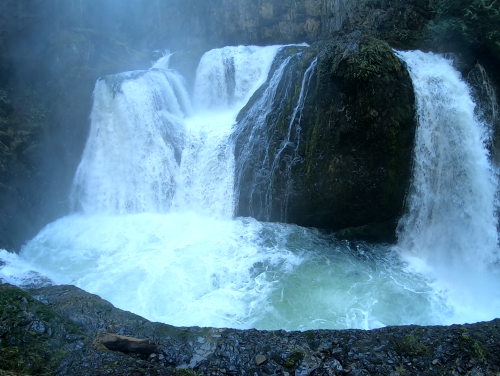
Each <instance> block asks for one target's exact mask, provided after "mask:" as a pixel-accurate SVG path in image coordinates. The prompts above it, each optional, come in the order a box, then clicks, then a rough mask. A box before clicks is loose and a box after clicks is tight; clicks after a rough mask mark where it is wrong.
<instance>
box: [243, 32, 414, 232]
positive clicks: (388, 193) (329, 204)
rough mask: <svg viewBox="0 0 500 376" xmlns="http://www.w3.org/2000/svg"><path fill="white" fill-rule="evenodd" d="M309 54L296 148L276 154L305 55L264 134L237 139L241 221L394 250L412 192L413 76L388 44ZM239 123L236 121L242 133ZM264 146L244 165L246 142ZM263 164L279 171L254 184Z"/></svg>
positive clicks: (352, 42)
mask: <svg viewBox="0 0 500 376" xmlns="http://www.w3.org/2000/svg"><path fill="white" fill-rule="evenodd" d="M315 49H316V51H319V54H318V55H317V66H316V68H315V73H314V75H313V76H312V78H311V79H310V81H309V82H308V88H307V98H306V99H305V103H304V105H303V109H301V113H300V117H297V115H295V117H296V118H297V119H296V120H295V124H292V126H293V128H294V130H293V131H292V132H291V133H292V134H294V135H295V139H293V137H292V139H288V142H289V143H290V144H291V145H292V144H293V147H287V150H284V149H283V147H280V145H283V138H285V137H288V136H287V134H289V133H290V131H289V129H290V128H287V127H280V126H279V124H281V123H289V122H290V119H291V118H292V117H293V116H294V111H296V108H297V107H296V103H297V98H298V97H299V96H300V92H301V89H302V88H303V85H302V83H303V82H304V73H305V71H306V69H307V68H308V67H311V61H313V59H314V55H315V54H314V53H313V52H312V51H309V52H304V53H303V54H302V55H301V56H302V61H301V62H300V63H298V64H297V65H295V66H294V67H293V68H292V70H294V71H295V72H296V75H297V77H296V78H295V84H294V85H292V86H293V87H291V88H290V89H288V90H283V89H282V91H286V92H287V93H288V95H287V96H285V99H283V98H280V99H279V100H276V102H275V103H274V104H273V106H274V109H273V110H272V111H271V112H270V113H269V114H267V115H266V116H267V121H268V123H269V124H268V126H269V129H270V130H269V131H268V132H267V134H266V135H263V134H262V135H260V136H258V137H256V135H255V134H253V135H252V134H251V133H252V132H254V133H255V131H252V132H250V131H249V129H250V127H251V126H252V125H251V124H247V125H246V127H247V128H248V129H246V130H245V129H240V131H239V133H238V138H237V143H236V158H237V164H240V165H243V166H242V167H240V170H242V171H243V172H244V173H242V174H240V175H239V176H238V178H239V179H240V180H239V181H238V182H237V184H238V186H239V187H240V195H239V201H238V214H239V215H243V216H253V217H257V218H258V219H260V220H268V221H285V222H288V223H295V224H298V225H301V226H306V227H317V228H322V229H328V230H335V231H338V230H342V231H341V232H339V235H340V236H342V237H346V238H357V239H366V240H373V241H393V240H394V236H395V235H394V230H395V226H396V223H397V220H398V218H399V217H400V215H401V214H402V211H403V205H404V198H405V193H406V190H407V187H408V184H409V179H410V169H411V160H412V150H413V142H414V134H415V128H416V121H415V115H414V102H415V98H414V93H413V86H412V82H411V79H410V77H409V74H408V72H407V70H406V68H405V66H404V64H403V63H402V62H401V61H400V59H399V58H398V57H397V56H396V55H395V54H394V52H393V50H392V49H391V48H390V47H389V45H387V44H386V43H385V42H382V41H380V40H377V39H374V38H371V37H368V36H364V35H362V34H361V33H353V34H351V35H349V36H347V37H341V38H337V39H335V40H333V41H331V42H330V43H328V44H326V45H323V46H320V47H315ZM313 50H314V48H313ZM297 72H299V73H297ZM280 85H281V84H280ZM305 94H306V93H305V92H303V95H305ZM256 95H262V93H261V92H258V93H256ZM254 102H255V100H254ZM243 112H244V113H245V112H246V113H249V112H251V109H249V108H245V109H244V110H243ZM244 118H245V115H240V118H239V119H240V126H241V127H242V126H244V125H245V124H244V120H243V119H244ZM287 129H288V130H287ZM266 137H268V138H269V140H268V141H267V143H268V145H269V146H266V147H265V148H263V150H262V151H261V152H260V153H257V155H258V156H256V157H254V158H252V159H250V160H245V159H244V155H243V154H244V149H245V148H244V147H243V145H245V143H247V142H252V141H251V140H250V138H253V139H259V140H261V141H259V144H262V143H263V142H262V139H265V138H266ZM285 149H286V148H285ZM254 153H255V150H254ZM276 159H279V160H280V161H279V162H276ZM265 161H274V162H273V163H272V166H271V170H272V169H273V168H274V169H275V170H274V171H272V174H271V176H270V177H268V178H267V180H266V179H261V178H260V177H261V176H262V173H263V171H264V170H265V168H264V167H265V164H266V162H265ZM287 161H292V163H289V162H288V163H287ZM248 187H252V188H248ZM269 198H271V200H270V199H269ZM266 206H267V207H266Z"/></svg>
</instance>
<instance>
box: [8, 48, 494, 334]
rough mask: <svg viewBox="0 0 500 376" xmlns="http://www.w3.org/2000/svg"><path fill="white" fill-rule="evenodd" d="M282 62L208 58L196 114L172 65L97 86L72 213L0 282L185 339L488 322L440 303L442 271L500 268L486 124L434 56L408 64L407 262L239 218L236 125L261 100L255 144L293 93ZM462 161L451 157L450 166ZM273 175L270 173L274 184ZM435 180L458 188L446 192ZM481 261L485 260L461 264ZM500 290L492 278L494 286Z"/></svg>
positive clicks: (281, 58)
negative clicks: (217, 333) (131, 318)
mask: <svg viewBox="0 0 500 376" xmlns="http://www.w3.org/2000/svg"><path fill="white" fill-rule="evenodd" d="M280 49H281V47H279V46H273V47H264V48H262V47H230V48H229V47H227V48H224V49H219V50H213V51H210V52H208V53H207V54H205V56H204V57H203V58H202V60H201V62H200V65H199V67H198V70H197V78H196V85H195V89H194V96H193V105H192V106H191V104H190V99H189V95H188V94H187V92H188V91H187V90H186V89H185V87H184V83H183V80H182V78H181V77H180V76H179V75H178V74H177V73H175V72H174V71H172V70H168V58H164V60H163V61H162V62H159V63H157V64H156V65H155V67H154V68H153V69H152V70H150V71H147V72H132V73H124V74H119V75H114V76H109V77H106V78H104V79H102V80H100V81H99V82H98V83H97V85H96V89H95V93H94V107H93V111H92V116H91V120H92V129H91V132H90V136H89V140H88V143H87V147H86V149H85V153H84V156H83V158H82V162H81V165H80V167H79V169H78V171H77V173H76V176H75V182H74V190H73V193H72V197H73V201H74V203H75V208H77V209H78V211H77V212H76V213H75V214H73V215H70V216H68V217H65V218H61V219H59V220H58V221H56V222H54V223H52V224H49V225H48V226H46V227H45V229H43V230H42V231H41V232H40V233H39V234H38V235H37V236H36V237H35V238H34V239H33V240H31V241H30V242H28V244H27V245H26V246H25V247H24V248H23V249H22V251H21V254H20V257H18V256H14V255H11V254H7V253H6V252H4V251H0V258H2V259H3V260H4V262H5V263H6V265H4V266H3V267H2V266H0V278H2V279H5V280H7V281H9V282H11V283H16V284H19V285H23V284H24V285H25V284H29V283H47V278H50V279H52V280H53V281H54V282H55V283H72V284H75V285H77V286H79V287H81V288H83V289H85V290H87V291H90V292H93V293H97V294H99V295H100V296H102V297H103V298H105V299H108V300H110V301H111V302H112V303H113V304H115V305H116V306H118V307H119V308H122V309H126V310H130V311H133V312H135V313H137V314H140V315H142V316H144V317H146V318H148V319H150V320H156V321H162V322H166V323H169V324H173V325H180V326H189V325H201V326H215V327H235V328H251V327H255V328H260V329H277V328H280V329H288V330H293V329H304V330H305V329H315V328H325V329H326V328H364V329H368V328H374V327H378V326H382V325H401V324H440V323H448V322H461V321H466V320H470V321H477V319H483V318H485V317H486V318H493V317H494V313H492V311H491V310H489V311H488V310H487V309H485V310H484V311H482V313H481V314H480V315H477V314H476V315H474V314H470V315H465V314H463V310H462V311H461V307H462V305H461V304H462V303H463V302H457V301H455V300H454V299H453V298H454V295H453V294H454V291H457V290H453V286H448V287H447V290H446V291H443V289H442V288H441V286H442V284H440V282H439V280H438V279H437V277H436V275H437V274H439V273H440V272H441V271H442V272H443V273H444V272H446V269H445V268H443V269H440V268H439V267H438V266H439V265H440V263H441V262H443V261H445V260H444V259H445V257H446V260H449V262H450V264H451V265H452V266H453V268H454V267H455V266H457V265H460V262H459V260H463V259H465V260H467V257H469V259H470V260H469V261H468V262H469V263H470V264H471V270H478V271H484V270H487V271H488V273H490V274H491V275H494V274H493V272H490V269H488V267H483V266H482V265H486V264H491V263H492V262H495V260H496V258H495V257H496V256H495V254H496V253H495V252H497V248H496V247H497V245H496V241H497V239H496V229H494V227H495V223H496V218H495V215H494V205H495V202H494V195H495V189H496V183H495V180H494V175H493V174H492V171H491V167H490V166H489V163H488V159H487V153H486V151H485V150H484V147H483V142H484V136H483V133H482V131H481V125H480V124H479V123H477V122H476V121H475V120H474V118H473V117H470V116H469V111H472V110H473V105H472V103H471V102H470V98H469V97H468V94H467V88H466V87H465V85H464V84H463V83H462V82H461V80H460V78H459V77H458V75H457V73H456V72H455V71H454V70H453V69H452V67H451V66H450V64H449V63H448V62H446V61H445V60H443V59H442V58H440V57H437V56H435V55H431V54H423V53H417V52H412V53H401V56H402V57H403V58H404V59H405V60H406V61H407V63H408V65H409V67H410V69H411V70H412V75H413V80H414V83H415V89H416V92H417V97H418V98H419V99H418V100H419V102H418V108H419V121H420V123H421V127H420V131H419V136H418V140H417V148H416V161H415V165H416V169H415V180H414V183H413V191H412V195H411V197H410V199H409V214H408V215H407V216H405V218H404V219H403V220H402V222H401V225H400V242H399V244H398V247H393V248H391V247H388V246H384V245H376V246H374V245H366V244H357V245H353V244H350V243H348V242H339V241H337V240H335V239H334V238H333V237H329V236H325V235H322V234H321V233H320V232H318V231H315V230H313V229H305V228H300V227H298V226H294V225H285V224H279V223H261V222H258V221H256V220H254V219H249V218H232V213H233V210H234V205H235V201H236V200H235V197H234V192H233V187H234V186H235V185H237V183H238V166H237V163H236V162H235V160H234V152H233V150H234V148H235V145H234V142H235V138H236V137H235V134H234V132H238V129H237V128H236V126H235V125H234V124H235V121H236V116H237V114H238V112H239V111H240V109H241V108H242V107H243V106H244V105H245V104H246V103H247V102H248V101H249V100H250V98H251V97H252V95H253V94H254V93H255V92H256V91H257V89H258V88H259V87H260V86H262V85H264V86H262V88H261V89H260V90H258V91H257V92H256V93H257V94H256V96H255V97H254V98H252V99H251V102H252V103H253V105H252V109H251V111H247V114H250V115H249V116H250V117H251V118H252V119H253V120H252V122H250V123H251V124H253V125H254V126H255V127H256V128H255V131H257V130H258V129H259V127H260V126H261V125H262V126H263V125H264V124H265V122H264V119H265V118H266V117H268V115H269V112H270V111H271V110H270V109H269V111H267V110H266V108H267V107H266V106H268V105H269V103H270V102H269V101H268V100H269V99H270V98H272V97H273V96H276V95H278V94H277V93H279V95H281V94H282V93H280V90H285V91H286V90H287V89H286V88H287V87H288V84H287V82H288V81H287V77H288V76H287V75H289V74H290V65H289V64H290V63H291V62H292V61H293V60H294V59H297V57H298V56H299V54H300V49H299V50H298V51H296V52H295V53H292V54H283V55H281V54H279V53H278V52H279V51H280ZM275 58H276V59H277V60H276V61H275V62H274V63H273V60H274V59H275ZM443 64H444V65H446V66H447V68H446V69H447V70H445V69H444V68H443V67H442V66H443ZM272 65H273V66H274V68H275V69H272V68H271V67H272ZM315 67H316V64H315V61H313V63H312V64H311V65H310V66H309V68H308V69H307V70H306V71H305V72H304V74H303V75H302V76H301V77H300V80H301V81H299V82H301V85H299V87H300V93H299V95H298V97H297V98H298V99H297V102H296V103H295V107H294V109H293V112H292V115H293V116H291V118H290V121H289V123H287V128H286V130H287V132H285V138H284V140H283V142H282V144H281V145H278V148H277V150H278V153H277V155H278V157H279V156H281V155H283V154H286V155H287V156H288V157H290V158H291V159H290V160H288V159H287V160H285V162H287V163H288V162H289V163H290V164H289V165H290V166H291V164H292V163H295V162H294V160H293V155H294V154H293V150H294V148H296V147H297V142H298V137H297V135H298V133H297V132H299V133H300V117H301V113H302V112H301V111H302V106H303V105H304V99H305V97H306V96H307V91H308V87H309V83H310V81H311V79H312V77H313V75H314V74H315ZM420 70H423V71H428V73H429V74H428V76H426V77H427V78H423V77H424V76H420V75H419V74H417V72H419V71H420ZM290 77H291V76H290ZM266 79H267V82H266ZM280 85H281V86H280ZM449 91H451V93H452V94H451V96H450V95H449V94H447V92H449ZM429 93H432V95H434V97H433V98H432V99H431V101H430V102H425V103H430V104H425V103H424V101H423V100H422V99H421V98H422V97H425V96H426V95H428V94H429ZM452 97H454V98H456V102H458V103H459V105H456V102H455V101H452V100H450V98H452ZM468 98H469V99H468ZM462 99H463V100H462ZM278 100H279V99H278ZM431 105H436V106H437V109H435V108H434V109H433V107H432V106H431ZM191 107H192V108H193V109H191ZM466 115H467V116H466ZM259 119H260V120H263V121H262V124H261V123H259V122H258V120H259ZM250 123H249V124H250ZM455 123H457V125H456V126H455ZM259 124H260V125H259ZM451 124H453V126H450V125H451ZM433 127H434V128H433ZM256 135H257V133H256ZM457 135H458V136H457ZM445 136H446V138H445ZM455 136H457V137H455ZM256 137H257V136H256ZM259 137H260V136H259ZM254 141H257V144H259V140H254ZM260 145H261V146H262V145H263V146H264V147H266V146H265V143H262V142H260ZM474 145H475V146H474ZM244 147H245V145H243V148H244ZM453 148H455V149H459V150H457V153H458V154H448V150H449V149H453ZM248 150H251V148H249V149H248ZM285 150H286V153H285ZM249 153H250V154H251V152H250V151H249ZM423 155H427V157H425V158H424V157H423ZM248 156H249V157H250V155H248ZM430 156H431V157H432V158H430ZM428 158H430V159H428ZM433 158H436V159H433ZM440 158H444V160H443V162H441V160H440ZM457 158H458V162H457V160H456V159H457ZM275 162H276V161H274V160H269V161H268V166H267V167H266V168H267V169H268V170H267V171H266V175H265V176H266V177H267V178H268V177H269V176H271V175H272V174H273V173H274V172H273V171H274V170H273V168H274V167H276V163H277V162H276V163H275ZM285 164H286V163H285ZM440 166H444V167H446V168H444V167H443V170H438V168H441V167H440ZM285 167H286V166H285ZM285 170H286V169H285ZM439 171H442V173H446V174H449V175H444V177H445V179H441V178H440V173H441V172H439ZM289 180H293V177H291V178H290V179H289ZM445 180H446V181H445ZM452 180H453V183H452ZM237 193H238V192H236V194H237ZM491 194H493V198H492V197H491ZM469 196H474V197H469ZM476 196H477V197H476ZM460 206H462V207H463V208H464V209H461V207H460ZM478 213H479V214H478ZM476 220H477V221H479V222H478V223H476V222H474V221H476ZM478 247H481V250H480V252H479V253H478V254H479V255H481V257H477V258H476V257H474V258H472V257H470V256H468V255H469V254H470V253H469V252H470V250H471V249H474V250H475V249H476V248H478ZM394 248H395V249H394ZM442 252H444V253H442ZM400 254H402V255H403V259H404V260H406V261H405V262H403V261H401V258H400V257H399V255H400ZM448 257H449V259H448ZM478 259H480V262H479V261H478ZM416 260H421V263H427V265H430V266H436V272H437V274H436V273H435V274H430V275H429V277H426V276H423V275H422V274H420V273H417V272H415V271H414V269H415V268H416V266H415V265H416ZM473 264H475V266H472V265H473ZM411 266H413V268H411ZM457 267H458V266H457ZM43 276H46V277H43ZM489 281H491V280H489ZM499 285H500V284H499V283H498V279H497V280H496V281H494V283H493V284H492V286H493V287H498V286H499ZM459 288H460V289H462V288H465V287H464V286H459ZM489 297H490V298H494V299H497V298H498V295H495V292H491V294H490V295H489ZM465 303H466V304H469V302H465ZM468 307H470V305H469V306H468ZM495 307H496V312H498V306H494V307H493V308H495ZM457 313H458V314H457ZM468 313H470V312H468Z"/></svg>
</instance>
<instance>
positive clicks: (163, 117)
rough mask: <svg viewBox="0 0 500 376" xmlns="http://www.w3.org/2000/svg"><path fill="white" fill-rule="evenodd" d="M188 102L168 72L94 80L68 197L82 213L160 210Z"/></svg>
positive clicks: (172, 183) (171, 185)
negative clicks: (85, 134)
mask: <svg viewBox="0 0 500 376" xmlns="http://www.w3.org/2000/svg"><path fill="white" fill-rule="evenodd" d="M190 113H191V104H190V100H189V96H188V94H187V91H186V89H185V87H184V85H183V79H182V77H181V76H179V75H178V74H177V73H175V72H173V71H169V70H159V69H152V70H150V71H144V72H141V71H140V72H129V73H122V74H118V75H114V76H108V77H105V78H104V79H100V80H99V81H98V82H97V84H96V87H95V90H94V106H93V109H92V114H91V117H90V118H91V129H90V134H89V138H88V141H87V145H86V147H85V151H84V153H83V157H82V161H81V163H80V166H79V167H78V170H77V172H76V176H75V179H74V185H73V192H72V195H71V196H72V201H73V204H74V206H75V208H81V209H82V210H83V211H84V212H94V213H95V212H114V213H137V212H166V211H168V210H169V209H170V207H171V203H172V198H173V196H174V193H175V187H176V184H177V179H178V175H179V163H180V158H181V153H182V150H183V148H184V137H185V129H184V126H183V120H182V119H183V118H184V117H185V116H186V115H189V114H190Z"/></svg>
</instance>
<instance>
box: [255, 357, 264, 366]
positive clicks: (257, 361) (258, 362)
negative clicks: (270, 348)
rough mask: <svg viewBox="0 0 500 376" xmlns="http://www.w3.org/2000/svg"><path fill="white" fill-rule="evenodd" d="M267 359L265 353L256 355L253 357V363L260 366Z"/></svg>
mask: <svg viewBox="0 0 500 376" xmlns="http://www.w3.org/2000/svg"><path fill="white" fill-rule="evenodd" d="M266 361H267V357H266V356H265V355H257V356H256V357H255V364H256V365H258V366H260V365H262V364H264V363H265V362H266Z"/></svg>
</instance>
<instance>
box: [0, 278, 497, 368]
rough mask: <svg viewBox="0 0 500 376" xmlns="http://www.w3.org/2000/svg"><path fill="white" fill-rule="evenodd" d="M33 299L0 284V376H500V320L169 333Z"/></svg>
mask: <svg viewBox="0 0 500 376" xmlns="http://www.w3.org/2000/svg"><path fill="white" fill-rule="evenodd" d="M32 293H34V294H35V295H36V296H38V297H42V298H43V299H44V301H45V302H46V303H41V302H40V301H37V300H35V299H33V297H32V296H30V295H29V294H27V293H26V292H24V291H22V290H20V289H18V288H16V287H13V286H10V285H6V284H4V285H1V284H0V318H1V320H0V373H1V372H3V371H5V372H7V371H8V372H14V373H16V374H44V373H45V374H57V375H75V376H80V375H81V376H83V375H96V376H97V375H107V374H119V375H132V374H141V375H145V374H150V375H178V376H180V375H182V376H187V375H190V376H193V375H242V374H246V375H254V374H257V375H264V374H269V375H270V374H277V375H286V374H289V375H316V376H318V375H322V376H324V375H379V374H385V375H390V374H393V375H398V374H399V375H401V374H409V375H435V376H439V375H443V374H451V373H453V372H455V373H457V374H468V375H477V374H484V375H496V374H497V373H499V372H500V320H499V319H497V320H493V321H490V322H485V323H478V324H473V325H453V326H450V327H444V326H433V327H420V326H400V327H386V328H382V329H376V330H371V331H363V330H349V331H342V330H313V331H307V332H286V331H283V330H278V331H258V330H234V329H210V328H174V327H171V326H169V325H165V324H159V323H150V322H148V321H147V320H145V319H143V318H141V317H139V316H136V315H133V314H131V313H129V312H124V311H121V310H119V309H116V308H115V307H113V306H112V305H111V304H110V303H108V302H106V301H104V300H102V299H100V298H99V297H97V296H95V295H92V294H88V293H86V292H84V291H82V290H80V289H78V288H76V287H73V286H52V287H44V288H41V289H37V290H32ZM35 322H41V323H43V327H44V328H45V330H44V332H43V333H42V331H35V330H34V329H32V328H31V326H32V325H33V323H35ZM37 325H38V326H36V327H37V328H40V326H39V324H37ZM98 326H104V327H106V326H107V327H108V328H109V329H110V330H114V331H116V332H120V333H127V335H126V336H124V335H123V334H119V335H112V336H111V337H114V338H118V339H121V337H135V338H151V340H153V341H154V342H155V343H156V347H157V350H155V352H152V353H150V354H154V355H155V356H150V357H147V356H143V355H140V354H136V353H132V352H130V353H127V354H126V353H122V352H119V351H109V350H108V349H107V348H105V347H104V346H96V345H95V342H93V341H92V340H91V338H93V337H95V336H96V335H97V332H98V331H97V332H96V331H95V329H94V328H95V327H98ZM49 329H50V330H51V332H52V334H51V335H49ZM87 333H93V334H92V336H89V335H88V334H87ZM103 334H107V333H102V334H100V336H102V335H103ZM127 340H130V339H127ZM423 346H425V349H424V347H423ZM375 348H377V349H378V351H374V349H375ZM156 351H157V352H156ZM193 359H196V361H193ZM264 359H265V361H264ZM261 361H263V362H262V363H261ZM258 363H260V365H259V364H258ZM460 372H461V373H460Z"/></svg>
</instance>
